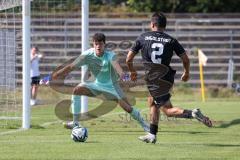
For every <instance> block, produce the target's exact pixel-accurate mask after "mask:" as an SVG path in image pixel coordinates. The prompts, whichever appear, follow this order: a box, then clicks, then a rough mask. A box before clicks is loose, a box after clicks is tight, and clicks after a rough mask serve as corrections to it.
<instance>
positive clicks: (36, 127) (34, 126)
mask: <svg viewBox="0 0 240 160" xmlns="http://www.w3.org/2000/svg"><path fill="white" fill-rule="evenodd" d="M30 128H31V129H46V128H45V127H43V126H40V125H31V127H30Z"/></svg>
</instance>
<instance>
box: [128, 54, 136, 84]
mask: <svg viewBox="0 0 240 160" xmlns="http://www.w3.org/2000/svg"><path fill="white" fill-rule="evenodd" d="M134 57H135V53H133V52H132V51H129V52H128V55H127V59H126V63H127V66H128V69H129V71H130V76H131V80H132V81H136V80H137V72H136V70H135V69H134V67H133V59H134Z"/></svg>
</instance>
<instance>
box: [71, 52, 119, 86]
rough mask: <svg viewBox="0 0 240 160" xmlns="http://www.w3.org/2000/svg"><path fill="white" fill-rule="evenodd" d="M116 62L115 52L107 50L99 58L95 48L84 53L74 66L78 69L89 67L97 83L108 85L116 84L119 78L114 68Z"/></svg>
mask: <svg viewBox="0 0 240 160" xmlns="http://www.w3.org/2000/svg"><path fill="white" fill-rule="evenodd" d="M114 60H116V55H115V54H114V53H113V52H111V51H107V50H105V51H104V54H103V56H102V57H98V56H97V55H96V53H95V50H94V48H91V49H88V50H86V51H85V52H83V53H82V54H81V55H80V56H79V57H78V58H77V59H76V60H75V61H74V62H73V64H74V65H75V67H78V68H80V67H81V66H83V65H87V67H88V70H89V71H90V72H92V74H93V75H94V77H95V82H96V83H100V84H104V85H106V84H113V83H115V82H116V81H117V80H118V78H119V76H118V74H117V73H116V71H115V69H114V68H113V66H112V61H114Z"/></svg>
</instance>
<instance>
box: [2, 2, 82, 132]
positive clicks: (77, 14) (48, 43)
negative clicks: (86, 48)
mask: <svg viewBox="0 0 240 160" xmlns="http://www.w3.org/2000/svg"><path fill="white" fill-rule="evenodd" d="M30 1H31V14H30V17H31V22H30V23H31V31H30V33H31V34H30V35H31V41H30V45H31V47H33V46H37V47H38V48H39V50H40V52H42V53H43V54H44V58H43V60H42V61H40V64H39V69H40V77H41V78H43V77H44V76H46V75H48V74H50V73H51V72H52V71H53V70H54V69H55V68H56V67H58V66H60V65H61V64H63V63H64V62H66V61H67V60H69V59H71V58H73V57H75V56H77V55H79V52H80V51H81V1H80V0H30ZM22 5H23V4H22V0H0V132H1V131H2V130H4V129H12V128H21V125H22V122H21V120H22V112H23V111H22V108H23V104H22V100H23V98H24V97H23V96H22V95H23V94H22V93H23V90H22V85H23V76H24V75H23V74H22V71H23V66H24V64H23V54H22V52H23V40H22V39H23V18H22V10H23V6H22ZM29 55H30V50H29ZM74 74H78V73H76V72H75V73H74ZM28 78H29V79H30V77H28ZM76 80H77V81H79V80H80V79H73V78H71V79H69V80H68V82H70V83H71V81H73V82H76ZM30 82H31V81H30ZM41 88H44V87H41V86H40V88H39V89H40V90H41ZM45 89H46V90H45V91H44V93H43V94H41V93H38V96H37V98H39V99H44V98H45V99H48V98H51V99H50V100H52V99H54V97H52V95H50V94H51V93H50V92H49V90H51V89H50V88H45ZM29 90H30V88H29ZM42 92H43V91H42ZM62 94H63V95H64V93H62ZM48 100H49V99H48ZM43 103H45V102H43ZM47 104H48V103H47ZM54 105H55V104H54V103H49V106H52V107H54ZM36 108H37V106H36ZM31 110H32V111H33V112H34V108H32V109H31ZM35 116H36V115H35ZM52 117H55V115H54V114H53V115H52ZM33 118H36V117H33Z"/></svg>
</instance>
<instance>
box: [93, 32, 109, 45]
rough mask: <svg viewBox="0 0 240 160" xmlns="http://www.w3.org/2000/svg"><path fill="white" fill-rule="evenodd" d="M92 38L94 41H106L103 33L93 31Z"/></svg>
mask: <svg viewBox="0 0 240 160" xmlns="http://www.w3.org/2000/svg"><path fill="white" fill-rule="evenodd" d="M92 39H93V41H96V42H101V41H103V42H104V43H106V36H105V35H104V34H103V33H95V34H94V35H93V38H92Z"/></svg>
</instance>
